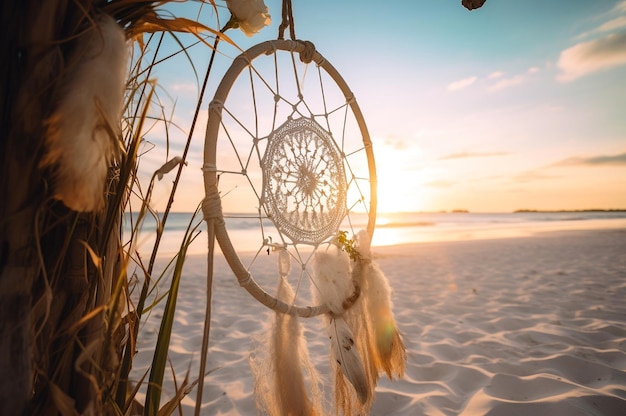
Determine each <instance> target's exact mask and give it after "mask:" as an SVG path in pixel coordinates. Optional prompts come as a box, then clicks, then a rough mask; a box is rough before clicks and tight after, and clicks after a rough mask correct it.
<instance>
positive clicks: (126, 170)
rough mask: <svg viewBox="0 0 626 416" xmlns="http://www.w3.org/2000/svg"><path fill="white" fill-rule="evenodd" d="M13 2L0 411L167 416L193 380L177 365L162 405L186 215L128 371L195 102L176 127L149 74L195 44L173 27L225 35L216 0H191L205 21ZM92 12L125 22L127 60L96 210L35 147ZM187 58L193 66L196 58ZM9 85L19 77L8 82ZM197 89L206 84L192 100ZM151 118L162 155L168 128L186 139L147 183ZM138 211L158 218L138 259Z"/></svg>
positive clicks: (114, 5) (140, 3) (210, 43)
mask: <svg viewBox="0 0 626 416" xmlns="http://www.w3.org/2000/svg"><path fill="white" fill-rule="evenodd" d="M18 3H19V2H7V3H6V4H4V5H3V6H2V10H3V23H7V25H5V27H4V28H3V35H5V34H6V35H7V36H3V37H4V38H5V39H6V40H7V42H14V43H15V48H14V49H15V50H17V51H20V52H19V53H20V54H21V55H20V57H21V58H20V59H21V61H19V62H18V66H20V68H19V70H20V71H21V72H19V71H17V70H15V71H14V70H13V68H12V67H11V65H8V69H6V70H4V73H3V74H4V75H6V79H7V80H8V81H6V82H5V83H4V84H3V91H2V93H3V94H2V95H3V100H4V101H3V102H2V116H3V122H4V123H3V125H4V127H3V136H2V147H1V150H2V154H1V155H0V156H1V157H2V161H3V163H2V164H3V167H2V173H3V175H2V187H1V189H0V191H1V194H0V198H2V199H3V200H4V201H5V202H4V203H3V205H2V212H1V214H2V217H1V218H2V220H1V221H0V231H1V235H0V237H2V252H1V253H0V266H1V268H0V271H1V275H0V276H1V280H0V284H1V286H2V289H3V291H2V292H0V293H1V294H0V311H2V312H3V315H2V318H0V320H1V321H2V322H1V324H2V325H0V338H2V337H4V336H5V335H7V334H16V333H19V334H21V335H20V336H21V337H22V338H20V339H21V344H20V345H17V344H10V343H9V342H0V353H4V352H10V353H7V354H6V356H5V358H3V361H2V363H1V365H0V367H1V368H3V370H4V369H6V370H7V372H6V373H5V374H3V377H9V378H12V380H11V381H12V382H13V385H10V384H9V383H2V385H1V386H0V395H1V397H0V401H1V402H2V405H0V413H3V414H21V413H25V412H30V413H34V414H59V413H60V414H64V415H73V414H82V413H88V414H120V415H121V414H139V413H144V414H157V413H158V414H170V413H172V412H174V411H175V410H176V409H177V407H178V403H179V402H180V400H182V398H183V397H184V395H185V394H187V393H189V391H190V390H191V389H192V388H193V386H194V385H195V383H196V382H197V377H196V380H191V381H190V379H189V378H190V377H191V378H193V376H191V375H187V376H185V379H184V381H183V382H182V383H180V385H178V386H177V387H178V388H177V393H176V394H175V397H174V398H173V399H172V400H170V401H169V402H168V403H166V404H164V405H162V407H161V403H160V395H161V384H162V382H163V375H164V372H165V371H166V368H167V367H168V348H169V339H170V335H171V331H172V322H173V317H174V313H175V310H176V296H177V288H178V285H179V283H180V276H181V274H182V265H183V263H184V260H185V254H186V250H187V247H188V246H189V244H190V243H191V241H192V240H193V239H194V238H195V237H196V236H197V234H198V231H197V229H196V228H197V224H198V220H197V219H194V220H193V221H192V222H191V223H190V224H189V227H188V229H187V232H186V234H185V237H184V239H183V241H181V243H180V250H179V252H178V253H177V254H176V255H175V256H174V258H173V259H172V261H171V263H170V264H171V269H170V273H171V283H170V288H169V290H168V291H167V293H166V295H165V296H163V297H160V298H158V299H156V301H155V300H153V299H150V302H164V303H165V306H164V313H163V317H162V321H161V328H160V331H159V337H158V342H157V347H156V351H155V354H154V359H153V362H152V366H151V370H150V374H149V375H148V374H146V376H145V377H146V378H145V379H143V380H134V381H131V380H130V379H129V374H130V371H131V369H132V363H133V358H134V355H135V352H136V343H137V336H138V335H139V326H140V325H141V323H142V320H143V319H144V318H145V317H144V311H145V310H146V308H147V307H149V306H151V305H150V304H147V303H146V302H148V299H149V294H150V293H151V292H152V291H153V290H154V287H155V285H156V284H158V282H159V278H158V277H157V278H155V276H154V275H153V274H154V273H155V261H156V258H157V256H158V255H159V249H160V241H161V236H162V235H163V231H164V230H165V229H166V227H167V219H168V214H169V212H170V211H171V209H172V202H173V200H174V196H175V194H176V192H177V189H178V185H179V183H180V181H181V174H182V171H183V169H184V167H185V162H186V157H187V152H188V149H189V145H190V141H191V136H192V132H193V129H194V127H195V123H196V120H197V112H196V117H194V120H193V122H192V125H190V126H176V125H175V124H174V123H173V122H172V121H171V120H170V119H168V114H171V111H172V110H171V109H169V108H167V106H168V105H172V104H171V103H169V102H166V101H167V100H165V99H164V98H165V95H164V94H161V95H164V97H161V96H160V94H159V87H158V84H157V82H156V81H155V80H154V79H153V77H152V73H153V70H154V69H155V68H156V67H158V65H160V64H162V63H163V62H166V61H167V59H168V57H170V56H173V55H176V54H179V53H183V54H187V51H186V50H187V47H188V46H189V44H190V43H192V42H190V41H189V37H188V35H187V37H185V39H184V40H183V39H180V38H179V37H178V36H179V34H180V33H186V34H191V35H193V36H194V37H195V39H196V41H195V42H196V43H198V42H199V43H201V44H203V45H204V47H205V48H206V50H207V51H210V50H211V48H215V47H216V46H217V40H218V39H219V40H221V41H225V42H228V43H231V44H233V42H232V41H231V40H230V39H229V38H228V37H226V36H225V35H223V34H222V33H221V32H220V30H219V27H220V25H219V21H218V16H221V15H224V11H223V10H218V6H216V4H215V3H214V2H213V1H207V2H204V3H201V2H197V3H195V5H196V6H197V7H204V8H205V10H206V9H207V8H208V9H209V13H208V14H209V15H211V16H213V18H214V21H213V22H211V24H208V25H204V24H201V23H199V22H197V21H195V20H193V19H188V18H183V17H176V16H175V15H174V14H172V13H171V11H170V12H166V10H167V6H168V3H170V1H165V0H164V1H145V0H112V1H109V2H105V3H103V4H102V3H97V2H92V1H89V0H74V1H61V0H59V1H49V2H44V3H42V4H39V2H37V1H28V2H24V3H22V4H21V5H20V4H18ZM7 13H13V16H14V18H15V23H13V24H8V22H7V21H6V16H7ZM98 13H106V14H109V15H111V16H113V17H114V18H115V19H116V20H117V21H118V22H119V23H120V25H121V26H122V27H123V28H124V30H125V33H126V35H127V38H128V39H129V41H130V42H131V43H132V45H133V47H132V57H131V61H130V62H131V64H130V69H129V73H128V74H129V75H128V84H127V93H126V99H125V109H124V118H123V120H122V134H121V136H120V137H115V135H114V134H113V132H115V130H116V129H114V128H110V127H112V126H109V128H107V131H109V132H111V134H113V137H111V140H113V141H115V142H117V143H118V144H119V147H120V148H121V150H122V151H121V152H120V153H119V156H118V158H117V159H116V160H115V161H114V162H113V166H112V167H111V169H110V171H109V175H108V179H107V184H106V186H105V195H103V196H104V208H103V209H102V210H100V211H98V212H95V213H77V212H74V211H71V210H69V209H68V208H67V207H65V206H64V205H63V204H62V203H61V202H59V201H56V200H55V199H54V198H53V195H52V193H51V191H50V187H49V186H48V185H49V184H48V179H47V178H48V177H49V176H50V174H51V170H52V169H53V168H52V167H46V168H45V169H44V170H41V169H40V168H39V162H38V159H39V158H41V155H42V152H43V149H44V148H45V146H44V142H45V140H44V138H45V124H44V122H43V120H46V115H47V114H50V112H51V109H53V108H54V107H55V103H56V102H57V101H58V99H59V96H60V95H61V94H62V91H60V86H59V85H60V83H61V80H62V79H63V77H64V74H65V71H68V70H69V69H68V68H67V67H65V66H64V62H65V61H66V57H67V56H69V54H70V53H71V51H72V48H73V46H74V44H75V41H76V39H79V38H80V36H81V34H82V33H84V32H85V31H86V30H87V29H88V28H90V27H93V25H94V24H95V23H94V22H95V21H96V20H97V19H96V17H97V15H98ZM226 14H228V13H226ZM22 26H23V27H26V28H27V30H22V29H21V27H22ZM216 28H217V29H216ZM166 37H169V38H170V39H174V40H175V41H176V42H178V45H179V47H180V48H179V50H177V51H174V52H172V51H167V53H166V52H165V51H163V50H162V48H161V45H162V42H163V39H165V38H166ZM233 45H234V44H233ZM29 48H30V49H29ZM2 52H3V56H16V52H15V51H14V50H13V49H11V48H10V47H9V48H4V46H3V50H2ZM26 52H27V53H26ZM207 55H208V53H207ZM190 68H191V73H190V76H193V75H194V72H195V68H194V67H193V63H191V64H190ZM22 75H23V76H22ZM207 77H208V71H207ZM11 82H17V84H16V85H18V86H17V87H12V86H11ZM94 82H97V80H94ZM203 93H204V86H203V88H202V93H201V94H200V95H199V99H198V110H199V107H200V103H201V102H202V94H203ZM9 102H11V103H13V105H11V106H9V105H8V103H9ZM157 125H160V126H161V127H162V130H163V131H164V132H165V135H166V136H167V138H166V147H167V148H166V149H165V154H166V155H169V153H170V148H169V147H170V139H169V135H170V132H171V131H172V129H179V130H184V131H185V132H186V133H188V135H187V141H186V143H184V144H183V146H182V147H183V148H184V151H183V153H182V154H181V155H179V157H180V158H179V159H176V160H174V161H173V162H171V163H170V165H168V166H166V167H164V168H162V169H161V170H160V171H158V172H155V173H154V174H153V175H152V177H151V179H150V180H149V182H148V183H147V185H146V183H145V180H143V179H142V177H141V174H140V172H141V171H142V169H141V161H142V157H141V152H142V150H143V148H144V147H145V139H144V137H145V135H146V132H147V131H148V130H149V129H154V128H155V126H157ZM177 144H179V143H177ZM168 158H169V157H168ZM168 169H170V170H172V169H173V170H174V172H172V173H169V175H171V176H173V177H174V179H173V184H174V186H173V187H172V189H171V193H170V195H169V200H168V204H167V206H166V208H165V210H164V211H163V212H161V213H159V215H157V213H156V212H155V211H154V209H153V208H152V204H151V198H152V190H153V187H154V181H155V179H156V178H157V176H158V175H163V174H168V173H167V172H165V170H168ZM198 202H200V201H198ZM125 213H126V215H128V216H129V218H130V222H131V224H126V225H127V228H130V229H131V232H130V234H123V233H122V229H123V226H124V224H123V221H124V218H125ZM147 216H152V217H154V219H155V220H156V221H157V222H158V227H157V230H156V239H155V243H154V246H153V247H152V250H151V253H150V256H149V258H146V259H145V258H143V257H142V256H141V255H140V254H139V252H138V251H137V250H136V248H137V241H136V240H137V236H138V233H139V231H140V229H141V226H142V224H143V221H144V219H145V218H146V217H147ZM24 264H26V265H28V266H26V267H24V266H22V265H24ZM131 264H134V265H138V266H137V267H136V268H133V269H132V274H133V275H134V276H128V273H129V271H130V270H131V268H130V267H129V266H130V265H131ZM130 281H139V282H141V288H140V293H139V295H138V296H137V297H135V299H136V301H135V302H133V301H132V300H131V299H132V298H133V297H132V296H131V291H132V289H133V287H132V285H130V284H129V282H130ZM6 288H11V290H6ZM18 306H19V307H18ZM5 311H9V312H7V313H4V312H5ZM29 334H31V335H29ZM16 348H17V350H16ZM16 351H17V352H16ZM25 357H26V358H25ZM28 357H32V360H30V361H29V360H28ZM174 376H176V375H174ZM200 376H201V375H200ZM146 382H147V383H148V388H147V392H146V396H145V397H146V398H145V402H144V403H138V402H137V400H136V399H135V398H136V393H137V391H138V390H139V388H141V386H142V385H143V384H144V383H146ZM9 398H10V399H9Z"/></svg>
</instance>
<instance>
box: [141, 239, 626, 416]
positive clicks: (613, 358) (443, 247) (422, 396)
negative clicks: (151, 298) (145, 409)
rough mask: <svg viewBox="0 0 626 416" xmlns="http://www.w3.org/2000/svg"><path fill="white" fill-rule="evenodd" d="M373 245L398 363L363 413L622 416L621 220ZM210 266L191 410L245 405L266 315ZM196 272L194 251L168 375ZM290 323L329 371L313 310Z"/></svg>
mask: <svg viewBox="0 0 626 416" xmlns="http://www.w3.org/2000/svg"><path fill="white" fill-rule="evenodd" d="M374 244H375V241H374ZM373 251H374V254H375V257H376V259H375V260H376V261H377V262H378V264H379V265H380V267H381V268H382V270H383V271H384V272H385V274H386V276H387V277H388V279H389V281H390V283H391V286H392V287H393V289H394V294H393V301H394V312H395V315H396V320H397V322H398V326H399V328H400V330H401V331H402V334H403V339H404V343H405V345H406V347H407V352H408V361H407V370H406V375H405V377H404V378H403V379H402V380H398V381H393V382H391V381H389V380H387V379H386V378H384V377H383V378H381V379H380V381H379V385H378V388H377V398H376V402H375V404H374V406H373V408H372V411H371V414H372V415H459V414H461V415H507V416H509V415H538V416H542V415H546V416H547V415H550V416H558V415H567V416H577V415H581V416H582V415H585V416H588V415H607V416H609V415H611V416H617V415H626V230H595V231H562V232H546V233H539V234H536V235H533V236H528V237H520V238H508V239H491V240H488V239H486V240H476V241H456V242H438V243H423V244H412V245H403V246H389V247H378V248H377V247H374V249H373ZM215 270H216V271H215V284H214V298H213V303H212V305H213V318H212V323H211V325H212V326H211V341H210V352H209V364H208V368H209V369H211V372H210V374H209V375H208V376H207V377H206V379H205V388H204V392H203V414H206V415H255V414H257V411H256V410H255V404H254V397H253V383H254V381H253V378H252V374H251V371H250V368H249V364H248V359H249V357H250V354H251V353H253V352H254V348H255V344H254V338H255V337H258V336H259V334H262V333H263V331H264V328H267V325H268V323H269V321H270V320H271V314H270V313H269V312H268V311H267V309H265V308H264V307H263V306H261V305H260V304H258V303H257V302H256V301H255V300H253V299H252V298H251V297H250V295H248V293H247V292H246V291H245V290H243V289H242V288H240V287H239V286H238V284H237V282H236V280H235V278H234V277H233V276H232V273H231V272H230V269H229V268H228V267H227V265H226V264H225V262H224V259H223V258H221V257H220V256H218V257H217V258H216V266H215ZM205 272H206V259H205V257H204V256H191V257H189V259H188V261H187V263H186V266H185V275H184V281H183V283H182V287H181V293H180V298H179V302H178V308H179V310H178V311H177V318H176V323H175V326H174V335H173V337H172V341H171V359H172V362H173V364H174V369H175V371H176V376H177V378H178V379H179V381H180V380H182V378H184V375H185V372H186V371H187V369H188V368H191V374H197V368H198V366H199V364H198V354H199V350H200V345H201V341H202V325H203V324H202V322H203V319H204V296H205V283H204V275H205ZM158 317H159V312H158V310H157V311H155V312H154V313H153V317H152V318H151V320H150V321H148V323H147V324H146V325H145V326H144V327H143V328H142V331H141V339H140V344H139V345H138V350H139V353H138V356H137V360H136V363H135V369H134V373H133V374H135V375H137V374H141V373H142V371H145V369H146V368H147V367H148V365H149V363H150V359H151V355H150V354H151V348H153V346H154V340H155V338H156V331H157V330H158V327H157V326H156V324H153V323H151V322H153V321H156V319H153V318H158ZM303 324H304V326H305V335H306V337H307V340H308V344H309V351H310V356H311V359H312V361H313V364H314V365H315V366H316V368H317V369H318V371H319V372H320V373H321V375H322V376H323V377H326V378H327V379H330V376H329V375H328V344H327V339H326V337H325V333H324V332H325V331H324V327H323V323H322V320H321V318H314V319H309V320H304V321H303ZM169 378H170V379H171V375H170V376H169ZM329 385H330V383H329ZM171 389H172V386H171V385H168V386H166V391H165V393H164V395H165V397H168V395H171ZM327 394H329V392H327ZM195 397H196V392H195V391H192V392H191V394H190V395H189V396H188V397H186V398H185V399H184V401H183V406H182V407H183V411H184V414H193V407H194V400H195Z"/></svg>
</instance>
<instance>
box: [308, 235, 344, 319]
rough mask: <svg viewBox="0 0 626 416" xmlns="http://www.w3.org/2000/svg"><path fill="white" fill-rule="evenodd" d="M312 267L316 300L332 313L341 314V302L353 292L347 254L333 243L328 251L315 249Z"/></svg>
mask: <svg viewBox="0 0 626 416" xmlns="http://www.w3.org/2000/svg"><path fill="white" fill-rule="evenodd" d="M314 268H315V276H314V283H315V288H316V289H317V291H316V293H314V296H315V298H316V300H317V301H318V302H319V303H322V304H326V305H327V306H328V308H329V309H330V310H331V311H332V313H333V314H335V315H341V314H342V313H343V302H344V301H345V300H346V299H347V298H348V297H349V296H351V295H352V293H353V292H354V286H353V284H352V276H351V273H350V258H349V257H348V254H347V253H345V252H343V251H341V250H340V249H339V248H338V247H336V246H334V245H331V246H330V247H329V248H328V251H316V252H315V258H314Z"/></svg>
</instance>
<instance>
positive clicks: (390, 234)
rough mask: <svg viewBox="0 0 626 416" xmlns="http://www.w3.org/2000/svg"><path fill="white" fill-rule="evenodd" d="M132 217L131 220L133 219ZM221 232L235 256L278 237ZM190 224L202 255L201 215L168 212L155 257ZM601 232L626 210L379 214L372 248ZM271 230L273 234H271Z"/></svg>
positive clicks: (624, 223)
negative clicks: (194, 228)
mask: <svg viewBox="0 0 626 416" xmlns="http://www.w3.org/2000/svg"><path fill="white" fill-rule="evenodd" d="M133 215H134V217H133ZM224 216H225V220H226V228H227V230H228V235H229V238H230V240H231V242H232V243H233V246H234V247H235V249H236V250H237V251H238V252H241V253H244V252H256V251H259V250H263V249H264V246H263V241H264V238H268V237H270V238H271V237H272V235H274V239H273V240H272V241H274V242H276V241H277V240H278V238H277V237H278V236H277V235H276V234H277V233H276V231H275V228H274V227H273V225H272V223H271V222H270V221H269V220H267V219H266V220H263V222H261V221H259V219H258V218H253V214H251V215H245V214H232V215H229V214H224ZM133 218H136V214H130V213H127V214H126V221H125V224H124V230H123V232H124V236H125V239H128V236H129V235H130V229H131V224H132V219H133ZM350 222H351V224H352V227H350V225H349V224H348V223H347V222H346V223H344V224H343V225H342V227H341V229H342V230H346V231H348V230H350V229H353V230H355V231H358V230H360V229H364V228H365V226H366V224H367V217H366V216H365V215H364V214H351V216H350ZM190 224H192V226H194V227H195V226H197V228H196V230H195V232H194V233H193V235H194V236H195V239H194V241H193V243H192V244H191V245H190V247H189V249H188V254H202V253H206V251H207V237H206V223H205V222H204V221H203V220H202V218H201V214H200V215H198V216H196V217H195V218H194V216H193V213H188V212H184V213H178V212H177V213H170V215H169V216H168V218H167V221H166V223H165V227H164V233H163V237H162V241H161V244H160V248H159V255H161V256H171V255H172V254H174V253H176V252H177V251H178V250H179V248H180V245H181V243H182V241H183V239H184V236H185V231H186V230H187V229H188V227H189V226H190ZM602 228H623V229H626V211H579V212H516V213H466V212H452V213H420V212H414V213H391V214H390V213H379V214H378V215H377V218H376V229H375V232H374V238H373V241H372V246H373V247H375V246H388V245H396V244H410V243H426V242H437V241H462V240H474V239H486V238H507V237H519V236H525V235H531V234H534V233H537V232H542V231H566V230H584V229H602ZM155 231H156V221H155V220H154V218H147V219H146V220H145V221H144V224H143V225H142V227H141V232H140V233H139V237H138V239H137V243H138V249H139V252H140V253H142V255H144V256H147V255H149V253H150V252H151V250H152V247H153V245H154V235H155ZM272 232H274V234H272Z"/></svg>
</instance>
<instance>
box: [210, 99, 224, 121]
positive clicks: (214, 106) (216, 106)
mask: <svg viewBox="0 0 626 416" xmlns="http://www.w3.org/2000/svg"><path fill="white" fill-rule="evenodd" d="M223 108H224V103H223V102H221V101H220V100H213V101H211V102H210V103H209V113H213V114H215V115H216V116H219V117H220V118H221V117H222V109H223Z"/></svg>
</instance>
